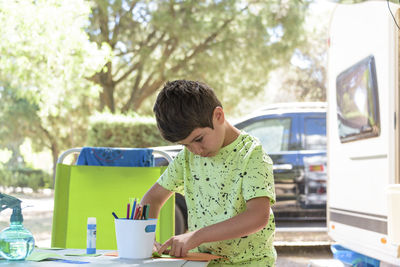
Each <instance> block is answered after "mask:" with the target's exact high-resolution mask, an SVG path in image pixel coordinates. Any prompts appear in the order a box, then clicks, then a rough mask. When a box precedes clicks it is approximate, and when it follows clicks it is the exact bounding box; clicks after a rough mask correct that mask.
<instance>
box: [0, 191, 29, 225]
mask: <svg viewBox="0 0 400 267" xmlns="http://www.w3.org/2000/svg"><path fill="white" fill-rule="evenodd" d="M7 208H10V209H12V210H13V213H12V214H11V218H10V221H11V222H21V223H22V222H23V220H24V219H23V217H22V212H21V200H19V199H18V198H16V197H13V196H9V195H6V194H1V193H0V211H2V210H5V209H7Z"/></svg>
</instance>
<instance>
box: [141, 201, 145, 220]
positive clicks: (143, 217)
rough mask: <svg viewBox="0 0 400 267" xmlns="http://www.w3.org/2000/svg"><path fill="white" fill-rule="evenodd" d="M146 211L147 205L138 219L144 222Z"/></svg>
mask: <svg viewBox="0 0 400 267" xmlns="http://www.w3.org/2000/svg"><path fill="white" fill-rule="evenodd" d="M146 211H147V204H145V205H144V207H143V214H142V216H141V218H140V219H142V220H146Z"/></svg>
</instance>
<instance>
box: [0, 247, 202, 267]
mask: <svg viewBox="0 0 400 267" xmlns="http://www.w3.org/2000/svg"><path fill="white" fill-rule="evenodd" d="M35 250H37V251H41V252H48V253H57V254H59V255H64V254H67V253H81V254H83V253H85V250H83V249H62V250H43V249H37V248H35ZM107 252H110V251H108V250H97V253H101V254H104V253H107ZM63 258H64V259H67V260H76V261H85V262H90V263H86V264H71V263H63V262H57V261H49V260H47V261H40V262H35V261H7V260H0V265H1V266H3V265H4V266H26V267H31V266H32V267H33V266H64V267H73V266H76V267H77V266H79V267H86V266H102V265H108V266H117V267H118V266H124V267H127V266H145V267H151V266H155V267H157V266H158V267H160V266H166V267H168V266H170V267H178V266H185V267H205V266H207V264H208V262H200V261H186V260H180V259H168V258H163V259H145V260H128V259H120V258H118V257H113V256H104V255H101V256H98V257H80V256H64V257H63Z"/></svg>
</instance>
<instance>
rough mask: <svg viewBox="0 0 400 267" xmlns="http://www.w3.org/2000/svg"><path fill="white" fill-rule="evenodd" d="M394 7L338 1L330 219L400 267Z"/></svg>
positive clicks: (333, 34) (337, 236)
mask: <svg viewBox="0 0 400 267" xmlns="http://www.w3.org/2000/svg"><path fill="white" fill-rule="evenodd" d="M389 7H390V9H389V8H388V5H387V3H386V2H384V1H379V2H374V1H368V2H364V3H361V4H352V5H338V6H337V7H336V9H335V11H334V12H333V15H332V18H331V26H330V47H329V65H328V79H329V85H328V115H327V119H328V120H327V130H328V153H327V155H328V204H327V218H328V228H329V235H330V236H331V237H332V238H333V239H334V240H335V241H337V242H338V243H339V244H341V245H342V246H344V247H346V248H348V249H351V250H354V251H356V252H359V253H361V254H364V255H367V256H370V257H373V258H376V259H379V260H381V261H384V262H388V263H392V264H396V265H400V258H399V257H400V230H398V229H400V219H399V218H400V198H397V200H395V201H394V200H393V198H390V197H389V193H388V192H389V189H390V188H392V189H393V188H394V189H395V190H396V188H397V189H398V192H399V191H400V188H399V187H398V186H399V172H400V171H399V143H400V142H399V140H400V139H399V130H398V129H399V114H400V113H399V103H400V101H399V40H398V39H399V30H398V28H397V26H396V23H395V21H394V18H395V19H396V20H397V23H400V17H399V6H398V5H395V4H390V5H389ZM390 11H391V12H392V13H393V16H394V18H393V17H392V15H391V13H390ZM392 191H393V190H392ZM398 195H400V193H398ZM398 195H397V197H398ZM396 201H397V202H398V203H397V207H395V206H396V205H392V204H393V203H396ZM390 203H392V204H390Z"/></svg>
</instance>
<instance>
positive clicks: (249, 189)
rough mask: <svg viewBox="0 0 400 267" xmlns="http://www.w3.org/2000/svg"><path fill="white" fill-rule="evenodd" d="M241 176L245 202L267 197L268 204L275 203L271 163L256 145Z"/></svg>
mask: <svg viewBox="0 0 400 267" xmlns="http://www.w3.org/2000/svg"><path fill="white" fill-rule="evenodd" d="M245 172H246V175H244V176H243V186H242V189H243V196H244V199H245V200H246V201H248V200H250V199H252V198H256V197H268V198H269V200H270V204H271V205H273V204H274V203H275V186H274V174H273V163H272V160H271V158H270V157H269V156H268V155H267V154H266V153H265V152H264V150H263V149H262V146H261V145H257V146H256V147H255V148H254V150H253V151H252V153H251V154H250V155H249V158H248V159H247V166H246V169H245Z"/></svg>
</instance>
